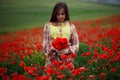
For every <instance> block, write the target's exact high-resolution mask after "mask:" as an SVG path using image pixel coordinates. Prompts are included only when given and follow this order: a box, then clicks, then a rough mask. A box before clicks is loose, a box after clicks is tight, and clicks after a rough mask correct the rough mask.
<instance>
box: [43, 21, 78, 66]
mask: <svg viewBox="0 0 120 80" xmlns="http://www.w3.org/2000/svg"><path fill="white" fill-rule="evenodd" d="M57 37H61V38H67V40H68V44H69V46H68V48H67V49H64V50H60V51H57V50H55V49H54V47H53V46H52V41H53V40H55V39H56V38H57ZM78 49H79V40H78V34H77V32H76V28H75V26H74V25H73V24H72V23H70V22H69V21H66V22H65V23H62V24H57V23H52V22H48V23H46V24H45V26H44V37H43V51H44V53H45V55H46V65H49V64H51V61H52V60H54V59H56V60H59V61H60V60H61V59H60V56H61V55H62V54H67V55H69V53H74V54H75V53H77V52H78ZM70 59H71V58H68V60H70Z"/></svg>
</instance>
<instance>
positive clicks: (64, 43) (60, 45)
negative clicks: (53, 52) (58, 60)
mask: <svg viewBox="0 0 120 80" xmlns="http://www.w3.org/2000/svg"><path fill="white" fill-rule="evenodd" d="M52 45H53V47H54V48H55V49H57V50H61V49H65V48H67V47H68V40H67V39H66V38H60V37H57V38H56V39H55V40H54V41H53V42H52Z"/></svg>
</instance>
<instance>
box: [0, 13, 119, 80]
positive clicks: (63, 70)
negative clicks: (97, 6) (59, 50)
mask: <svg viewBox="0 0 120 80" xmlns="http://www.w3.org/2000/svg"><path fill="white" fill-rule="evenodd" d="M73 24H75V26H76V29H77V32H78V36H79V41H80V45H79V52H78V53H77V54H70V57H71V58H74V69H73V66H71V65H70V61H68V62H66V63H65V64H66V65H64V66H63V65H62V64H63V62H58V61H56V60H53V64H54V67H46V66H45V60H46V56H45V55H44V53H43V52H42V41H43V27H40V28H32V29H29V30H24V31H22V30H20V31H17V32H13V33H12V32H11V33H8V34H4V35H0V80H120V15H115V16H109V17H105V18H99V19H95V20H84V21H74V22H73ZM61 58H62V59H67V58H68V56H67V55H62V56H61Z"/></svg>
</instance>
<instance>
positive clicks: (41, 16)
mask: <svg viewBox="0 0 120 80" xmlns="http://www.w3.org/2000/svg"><path fill="white" fill-rule="evenodd" d="M58 1H64V0H51V1H49V0H20V1H19V0H1V1H0V33H4V32H12V31H17V30H25V29H30V28H34V27H41V26H44V24H45V23H46V22H48V21H49V19H50V16H51V12H52V9H53V6H54V4H55V3H56V2H58ZM65 2H66V3H67V5H68V8H69V12H70V17H71V21H75V20H88V19H97V18H103V17H106V16H112V15H116V14H120V8H119V7H120V5H119V6H115V5H107V4H98V3H89V2H81V1H80V0H66V1H65Z"/></svg>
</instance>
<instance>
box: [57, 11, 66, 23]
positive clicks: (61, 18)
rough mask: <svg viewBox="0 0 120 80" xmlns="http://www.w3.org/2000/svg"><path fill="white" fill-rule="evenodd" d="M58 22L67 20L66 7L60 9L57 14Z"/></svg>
mask: <svg viewBox="0 0 120 80" xmlns="http://www.w3.org/2000/svg"><path fill="white" fill-rule="evenodd" d="M56 17H57V20H58V22H64V21H65V17H66V16H65V11H64V9H60V10H59V11H58V13H57V15H56Z"/></svg>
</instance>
